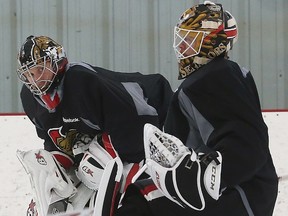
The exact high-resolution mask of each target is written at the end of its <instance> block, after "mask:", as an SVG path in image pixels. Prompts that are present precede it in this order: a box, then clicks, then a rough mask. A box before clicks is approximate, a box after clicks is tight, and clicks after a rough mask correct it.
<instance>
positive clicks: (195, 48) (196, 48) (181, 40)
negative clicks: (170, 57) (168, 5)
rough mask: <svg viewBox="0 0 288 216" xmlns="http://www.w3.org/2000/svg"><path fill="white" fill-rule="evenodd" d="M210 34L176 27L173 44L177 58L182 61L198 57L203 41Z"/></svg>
mask: <svg viewBox="0 0 288 216" xmlns="http://www.w3.org/2000/svg"><path fill="white" fill-rule="evenodd" d="M208 34H209V32H205V31H196V30H188V29H184V28H179V27H178V26H176V27H175V28H174V42H173V48H174V51H175V54H176V58H177V59H178V60H180V59H186V58H189V57H192V56H195V55H198V54H199V53H200V51H201V47H202V43H203V39H204V38H205V37H206V36H207V35H208Z"/></svg>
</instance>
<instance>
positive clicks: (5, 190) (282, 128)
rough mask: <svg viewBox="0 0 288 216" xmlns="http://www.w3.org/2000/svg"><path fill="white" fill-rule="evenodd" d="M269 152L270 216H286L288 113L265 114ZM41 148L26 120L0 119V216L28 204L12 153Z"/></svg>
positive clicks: (25, 178)
mask: <svg viewBox="0 0 288 216" xmlns="http://www.w3.org/2000/svg"><path fill="white" fill-rule="evenodd" d="M263 116H264V120H265V122H266V124H267V125H268V128H269V136H270V150H271V154H272V156H273V159H274V164H275V166H276V170H277V173H278V175H279V176H283V178H282V180H281V181H280V184H279V195H278V199H277V203H276V207H275V211H274V216H286V215H288V112H265V113H263ZM37 148H42V140H40V139H39V138H38V137H37V136H36V131H35V128H34V126H33V125H32V123H31V122H30V120H29V119H28V118H27V117H26V116H24V115H22V116H0V164H1V165H0V181H1V183H0V191H1V193H0V216H14V215H15V216H21V215H23V216H24V215H26V209H27V207H28V204H29V202H30V200H31V197H32V193H31V190H30V182H29V178H28V176H27V175H26V173H25V171H24V169H23V168H22V165H21V164H20V162H19V161H18V159H17V157H16V150H17V149H20V150H24V151H27V150H29V149H37Z"/></svg>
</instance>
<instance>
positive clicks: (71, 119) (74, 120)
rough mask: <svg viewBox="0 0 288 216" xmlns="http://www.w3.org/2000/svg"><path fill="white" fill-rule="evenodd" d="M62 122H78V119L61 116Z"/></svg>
mask: <svg viewBox="0 0 288 216" xmlns="http://www.w3.org/2000/svg"><path fill="white" fill-rule="evenodd" d="M62 119H63V122H65V123H73V122H79V121H80V120H79V119H78V118H64V117H63V118H62Z"/></svg>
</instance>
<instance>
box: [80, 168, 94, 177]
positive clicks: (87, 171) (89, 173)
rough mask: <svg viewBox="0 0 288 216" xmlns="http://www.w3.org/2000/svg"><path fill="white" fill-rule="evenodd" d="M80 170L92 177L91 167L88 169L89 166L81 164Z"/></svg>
mask: <svg viewBox="0 0 288 216" xmlns="http://www.w3.org/2000/svg"><path fill="white" fill-rule="evenodd" d="M82 170H83V171H84V172H85V173H87V174H88V175H91V176H92V177H93V171H92V170H91V169H89V167H87V166H83V167H82Z"/></svg>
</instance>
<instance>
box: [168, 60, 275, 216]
mask: <svg viewBox="0 0 288 216" xmlns="http://www.w3.org/2000/svg"><path fill="white" fill-rule="evenodd" d="M164 129H165V132H167V133H170V134H172V135H174V136H176V137H178V138H180V139H181V140H182V142H183V143H185V145H187V146H188V147H190V148H193V149H194V150H195V151H196V152H203V151H205V149H206V148H207V147H209V148H211V149H214V150H217V151H219V152H221V154H222V157H223V167H222V180H221V181H222V188H223V189H225V190H224V191H223V193H222V196H221V197H220V198H219V200H218V201H217V202H215V203H214V204H208V205H207V206H206V208H205V210H204V211H203V212H197V213H196V212H195V215H205V216H207V215H222V216H226V215H227V216H228V215H229V216H230V215H258V216H262V215H267V216H268V215H272V212H273V208H274V204H275V201H276V197H277V193H278V190H277V186H278V180H277V176H276V172H275V168H274V165H273V162H272V159H271V155H270V152H269V147H268V131H267V127H266V125H265V123H264V120H263V117H262V113H261V109H260V102H259V98H258V93H257V89H256V86H255V83H254V80H253V77H252V75H251V73H250V72H249V71H247V70H245V69H241V68H240V67H239V66H238V64H236V63H234V62H232V61H229V60H227V59H224V58H222V57H218V58H216V59H214V60H213V61H211V62H210V63H208V64H207V65H205V66H203V67H202V68H200V69H199V70H197V71H196V72H195V73H193V74H191V75H190V76H189V77H188V78H187V79H185V80H184V81H183V83H182V84H181V85H180V87H179V88H178V90H177V92H176V93H175V95H174V96H173V98H172V103H171V106H170V108H169V111H168V115H167V121H166V123H165V125H164ZM187 190H188V189H187ZM191 196H193V195H191ZM240 208H241V209H245V211H244V212H246V213H247V214H246V213H244V214H243V210H241V209H240ZM237 212H238V213H237ZM191 215H192V214H191ZM193 215H194V214H193Z"/></svg>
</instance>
